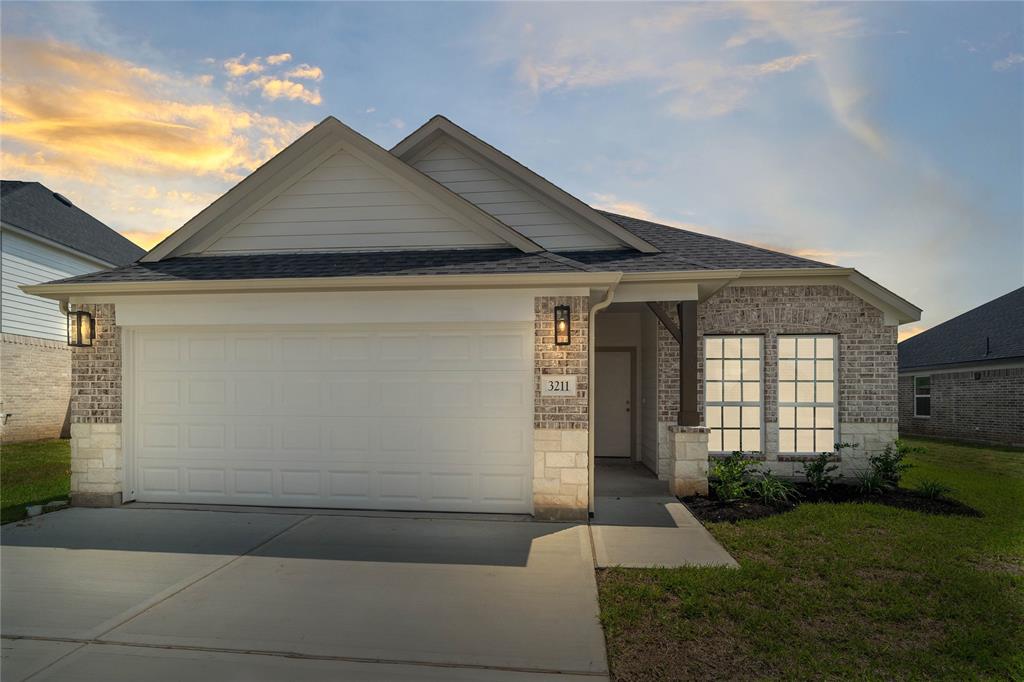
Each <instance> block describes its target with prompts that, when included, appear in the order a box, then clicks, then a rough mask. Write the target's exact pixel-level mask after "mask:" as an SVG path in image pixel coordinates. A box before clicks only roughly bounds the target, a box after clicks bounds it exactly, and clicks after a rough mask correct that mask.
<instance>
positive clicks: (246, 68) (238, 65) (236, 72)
mask: <svg viewBox="0 0 1024 682" xmlns="http://www.w3.org/2000/svg"><path fill="white" fill-rule="evenodd" d="M244 59H245V53H244V52H243V53H242V54H240V55H238V56H237V57H232V58H231V59H228V60H226V61H225V62H224V70H225V71H226V72H227V74H228V75H229V76H231V77H232V78H241V77H242V76H248V75H250V74H254V73H261V72H262V71H263V69H264V66H263V64H262V63H261V62H260V58H259V57H256V58H255V59H253V60H251V61H249V62H243V61H242V60H244Z"/></svg>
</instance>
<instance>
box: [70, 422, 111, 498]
mask: <svg viewBox="0 0 1024 682" xmlns="http://www.w3.org/2000/svg"><path fill="white" fill-rule="evenodd" d="M123 483H124V450H123V448H122V443H121V425H120V424H72V425H71V500H72V504H75V505H79V506H91V507H95V506H116V505H118V504H121V493H122V490H123V487H122V486H123ZM90 501H91V502H90ZM104 501H106V502H107V503H106V504H100V503H101V502H104Z"/></svg>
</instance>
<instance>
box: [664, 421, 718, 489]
mask: <svg viewBox="0 0 1024 682" xmlns="http://www.w3.org/2000/svg"><path fill="white" fill-rule="evenodd" d="M668 432H669V434H670V435H671V437H672V455H673V457H672V477H671V478H670V479H669V487H670V489H671V491H672V494H673V495H675V496H676V497H686V496H688V495H707V494H708V428H707V427H706V426H678V425H672V426H669V427H668Z"/></svg>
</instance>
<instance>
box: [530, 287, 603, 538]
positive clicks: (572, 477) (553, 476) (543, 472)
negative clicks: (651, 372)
mask: <svg viewBox="0 0 1024 682" xmlns="http://www.w3.org/2000/svg"><path fill="white" fill-rule="evenodd" d="M558 305H567V306H569V309H570V315H571V324H570V331H571V335H570V343H569V345H567V346H556V345H555V337H554V310H555V306H558ZM534 312H535V314H536V317H535V324H534V330H535V333H534V381H535V386H534V419H533V428H534V431H533V515H534V517H536V518H538V519H544V520H549V521H585V520H586V519H587V517H588V515H589V511H590V452H589V447H588V445H589V443H588V441H589V438H588V436H589V428H588V427H589V426H590V420H589V415H588V398H589V393H588V391H589V390H590V386H589V385H588V378H589V375H588V362H589V355H588V334H589V324H588V323H589V320H588V317H589V314H590V299H589V297H587V296H544V297H538V298H536V299H534ZM548 375H565V376H574V377H575V378H576V391H575V392H574V393H572V394H571V395H564V396H551V395H542V394H541V381H542V380H543V378H544V377H545V376H548Z"/></svg>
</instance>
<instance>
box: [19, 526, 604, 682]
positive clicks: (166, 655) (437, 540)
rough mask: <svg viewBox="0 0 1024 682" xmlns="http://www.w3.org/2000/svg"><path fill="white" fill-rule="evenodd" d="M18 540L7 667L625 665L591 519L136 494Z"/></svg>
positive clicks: (115, 676) (46, 670) (324, 669)
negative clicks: (139, 504)
mask: <svg viewBox="0 0 1024 682" xmlns="http://www.w3.org/2000/svg"><path fill="white" fill-rule="evenodd" d="M2 542H3V560H2V562H0V570H2V576H0V578H2V580H0V583H2V585H0V587H2V596H0V621H2V623H0V624H2V643H3V650H2V655H3V660H2V677H3V680H5V681H6V680H21V679H25V678H28V677H31V679H32V680H50V679H52V680H61V679H76V680H79V679H81V680H92V679H95V680H139V679H144V680H163V679H168V680H172V679H173V680H178V679H237V680H279V679H303V680H311V679H316V680H319V679H322V680H337V679H360V680H363V679H366V680H412V679H426V680H449V679H451V680H498V681H501V680H508V679H524V680H534V679H536V680H543V679H552V678H553V677H554V676H555V675H558V679H561V680H565V679H566V678H567V676H568V677H569V678H570V679H571V678H574V677H575V678H577V679H578V678H579V677H585V678H590V679H594V678H596V679H607V674H608V667H607V661H606V659H605V650H604V635H603V633H602V631H601V626H600V623H599V620H598V604H597V586H596V582H595V579H594V571H593V549H592V546H591V543H590V537H589V533H588V532H587V528H586V526H581V525H573V524H555V523H535V522H520V521H511V522H510V521H498V520H490V519H477V518H475V517H472V516H463V517H459V516H457V515H449V516H448V517H446V518H410V517H391V518H389V517H376V518H368V517H356V516H335V515H317V514H299V513H296V514H279V513H254V512H252V511H248V512H245V513H232V512H222V511H186V510H165V509H133V508H131V507H130V506H129V507H123V508H119V509H82V508H73V509H69V510H66V511H61V512H56V513H53V514H47V515H45V516H42V517H38V518H36V519H32V520H28V521H25V522H20V523H18V524H12V525H8V526H4V529H3V535H2Z"/></svg>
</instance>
